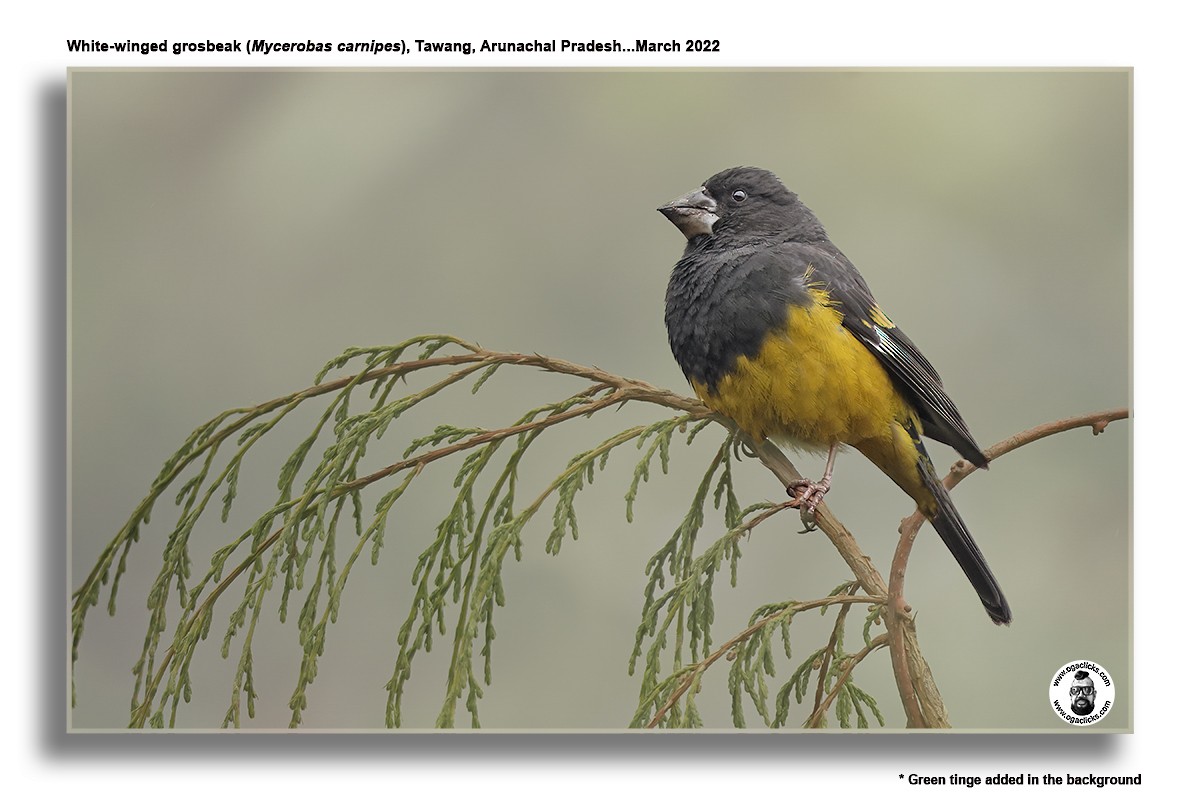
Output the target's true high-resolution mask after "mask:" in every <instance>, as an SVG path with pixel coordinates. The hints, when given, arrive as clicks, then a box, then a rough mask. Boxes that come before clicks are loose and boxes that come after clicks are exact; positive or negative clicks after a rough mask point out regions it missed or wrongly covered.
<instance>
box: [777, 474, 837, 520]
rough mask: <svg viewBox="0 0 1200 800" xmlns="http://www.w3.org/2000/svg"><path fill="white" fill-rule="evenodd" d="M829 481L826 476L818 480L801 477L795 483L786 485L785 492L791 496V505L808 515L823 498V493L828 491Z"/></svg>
mask: <svg viewBox="0 0 1200 800" xmlns="http://www.w3.org/2000/svg"><path fill="white" fill-rule="evenodd" d="M829 485H830V481H829V479H828V478H823V479H821V480H819V481H810V480H809V479H808V478H801V479H800V480H798V481H796V482H795V483H793V484H791V485H790V486H788V487H787V493H788V494H789V495H791V497H792V503H791V505H792V506H793V507H794V508H799V509H800V510H801V511H807V512H808V514H809V516H812V515H813V514H814V513H815V512H816V510H817V506H819V505H820V504H821V501H822V500H823V499H825V495H826V494H827V493H828V492H829Z"/></svg>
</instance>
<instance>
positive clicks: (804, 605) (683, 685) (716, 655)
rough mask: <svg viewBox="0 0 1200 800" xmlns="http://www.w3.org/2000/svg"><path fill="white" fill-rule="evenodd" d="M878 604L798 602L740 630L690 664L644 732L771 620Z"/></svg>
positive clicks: (842, 599) (857, 599) (862, 599)
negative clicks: (825, 609)
mask: <svg viewBox="0 0 1200 800" xmlns="http://www.w3.org/2000/svg"><path fill="white" fill-rule="evenodd" d="M881 602H883V597H882V596H879V597H871V596H868V595H862V596H858V595H848V594H842V595H834V596H833V597H822V598H820V599H819V600H804V601H801V602H796V603H792V604H790V605H788V606H787V607H786V608H782V609H780V610H779V611H776V612H775V613H774V614H770V615H768V616H765V617H763V618H762V619H760V620H759V621H758V622H756V623H754V624H753V625H751V626H750V627H748V628H746V629H744V630H742V631H741V632H739V633H738V634H737V635H736V636H734V637H733V638H732V639H730V640H729V641H728V642H726V643H725V644H723V645H721V646H720V647H718V648H717V649H716V650H714V651H713V652H712V653H710V654H709V656H708V658H706V659H704V660H703V661H700V662H698V663H696V664H692V665H691V666H690V667H687V669H686V672H687V675H686V677H684V679H683V680H681V681H680V682H679V685H678V686H676V687H675V691H673V692H671V696H670V697H668V698H667V701H666V702H665V703H663V705H662V707H661V708H659V709H658V713H656V714H655V715H654V718H653V719H651V720H650V721H649V722H648V723H646V727H647V728H655V727H657V726H658V723H660V722H662V720H663V717H665V716H666V715H667V712H669V711H670V710H671V709H672V708H673V707H674V706H675V704H676V703H678V702H679V698H681V697H683V695H684V692H686V691H687V690H688V688H689V687H691V685H692V684H693V683H695V681H696V678H698V677H699V676H700V675H703V674H704V672H705V671H706V670H708V668H709V667H711V666H712V665H713V664H715V663H716V662H717V661H719V660H720V659H721V657H722V656H724V655H725V654H726V653H728V652H729V651H730V650H732V649H733V648H734V647H736V646H738V645H739V644H741V643H742V642H744V641H746V639H748V638H750V637H751V636H753V635H754V634H755V633H756V632H758V631H760V630H762V628H763V627H764V626H766V625H768V624H770V623H771V622H773V621H774V620H776V619H779V618H780V617H782V616H786V615H788V614H799V613H800V612H802V611H810V610H812V609H814V608H822V607H824V606H834V605H839V604H841V603H845V604H847V606H849V604H850V603H874V604H878V603H881Z"/></svg>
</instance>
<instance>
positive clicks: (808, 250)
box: [781, 242, 987, 468]
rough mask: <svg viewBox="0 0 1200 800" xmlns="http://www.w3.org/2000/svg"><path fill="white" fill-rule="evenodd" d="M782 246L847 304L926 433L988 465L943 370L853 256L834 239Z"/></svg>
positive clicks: (846, 314) (852, 326)
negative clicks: (885, 305) (895, 317)
mask: <svg viewBox="0 0 1200 800" xmlns="http://www.w3.org/2000/svg"><path fill="white" fill-rule="evenodd" d="M781 249H785V250H787V251H790V252H789V255H794V256H795V258H796V259H797V262H796V263H799V264H801V265H803V266H802V269H804V270H805V271H806V272H807V274H808V281H809V282H810V283H811V284H813V285H814V286H816V287H818V288H821V287H822V285H823V288H825V289H826V290H827V291H828V292H829V296H830V299H832V300H833V301H835V302H836V303H838V304H839V305H840V306H841V311H842V316H843V319H842V324H843V325H844V326H845V327H846V329H847V330H849V331H850V333H852V334H853V335H854V337H855V338H856V339H858V340H859V341H860V342H862V343H863V344H864V345H865V346H866V347H867V349H869V350H870V351H871V352H872V353H874V354H875V357H876V358H878V359H879V361H880V363H881V364H883V366H884V367H885V368H886V369H887V371H888V373H889V374H891V376H892V378H893V379H895V381H896V384H897V386H899V387H900V389H901V391H903V392H904V394H905V395H906V396H907V397H908V399H909V402H911V403H912V404H913V406H914V407H915V408H916V410H917V415H918V416H919V417H920V419H921V424H922V427H923V428H924V431H925V434H926V435H928V436H929V437H930V438H931V439H935V440H937V441H939V442H942V443H943V444H948V445H950V446H951V447H953V448H954V449H955V450H957V451H958V452H959V453H961V454H962V456H963V457H964V458H966V459H967V460H968V461H970V462H971V463H972V464H974V465H975V466H977V467H984V468H986V466H987V458H986V457H984V455H983V452H982V451H981V450H980V448H979V445H978V444H976V442H975V439H974V438H973V437H972V436H971V432H970V431H968V430H967V424H966V423H965V422H964V421H963V418H962V415H961V414H960V413H959V411H958V408H957V407H955V405H954V401H953V400H951V399H950V397H949V395H947V394H946V390H945V389H944V388H943V387H942V379H941V377H940V376H939V375H938V374H937V370H935V369H934V368H933V365H932V364H930V363H929V359H927V358H925V356H924V355H923V354H922V353H921V351H920V350H918V349H917V346H916V345H915V344H913V342H912V340H911V339H909V338H908V336H906V335H905V333H904V332H903V331H902V330H900V329H899V328H898V327H896V325H895V323H893V322H892V321H891V320H890V319H888V318H887V315H886V314H884V313H883V310H882V309H880V308H879V304H878V303H876V302H875V298H874V297H873V296H872V295H871V290H870V289H869V288H868V287H867V283H866V281H864V280H863V277H862V275H860V274H859V272H858V270H857V269H856V268H855V267H854V265H853V264H852V263H850V259H848V258H846V256H845V255H843V254H842V252H841V251H840V250H838V249H837V248H836V247H834V246H833V245H832V244H820V245H817V244H801V243H796V242H793V243H788V244H785V245H783V246H782V248H781ZM790 260H791V259H789V261H790Z"/></svg>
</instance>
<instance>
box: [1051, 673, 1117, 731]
mask: <svg viewBox="0 0 1200 800" xmlns="http://www.w3.org/2000/svg"><path fill="white" fill-rule="evenodd" d="M1116 696H1117V687H1116V684H1115V683H1114V682H1113V679H1112V676H1111V675H1109V673H1108V670H1106V669H1105V668H1104V667H1102V666H1100V665H1099V664H1097V663H1096V662H1095V661H1087V660H1081V661H1068V662H1067V663H1066V664H1063V665H1062V668H1061V669H1059V670H1058V671H1056V672H1055V673H1054V676H1053V678H1051V680H1050V707H1051V708H1053V709H1054V713H1055V714H1058V716H1059V718H1060V719H1062V721H1063V722H1066V723H1068V724H1070V725H1091V724H1093V723H1096V722H1099V721H1100V720H1102V719H1104V717H1105V715H1106V714H1108V712H1109V711H1111V710H1112V707H1113V701H1114V700H1115V699H1116Z"/></svg>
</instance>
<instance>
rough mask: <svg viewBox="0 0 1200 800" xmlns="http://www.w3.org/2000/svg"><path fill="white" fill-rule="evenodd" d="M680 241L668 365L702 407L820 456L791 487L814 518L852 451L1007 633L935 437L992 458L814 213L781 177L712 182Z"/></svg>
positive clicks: (668, 211)
mask: <svg viewBox="0 0 1200 800" xmlns="http://www.w3.org/2000/svg"><path fill="white" fill-rule="evenodd" d="M658 211H659V212H661V213H662V214H663V215H664V216H665V217H666V218H667V219H668V220H670V221H671V222H672V223H673V224H674V225H675V227H677V228H678V229H679V231H680V232H681V233H682V234H683V235H684V236H685V237H686V239H687V244H686V245H685V247H684V251H683V256H682V257H681V258H680V259H679V261H678V262H677V263H676V264H675V267H674V268H673V269H672V270H671V275H670V278H669V280H668V283H667V292H666V315H665V320H666V327H667V338H668V341H669V343H670V346H671V352H672V354H673V355H674V356H675V360H676V361H677V362H678V364H679V366H680V368H681V369H682V370H683V374H684V377H685V378H687V380H688V382H689V383H690V384H691V386H692V388H693V390H694V391H695V392H696V395H697V396H698V397H699V399H700V400H701V401H702V402H703V403H704V404H705V405H706V406H707V407H708V408H710V409H712V410H714V411H716V412H718V413H720V414H723V415H724V416H726V417H728V418H730V419H732V420H733V421H734V422H735V423H736V424H737V426H738V427H739V428H740V429H741V430H742V431H743V432H744V433H745V434H746V435H747V436H749V437H750V438H751V439H752V440H753V441H755V442H762V441H764V440H766V439H771V440H774V441H776V442H777V443H781V444H785V445H789V446H793V447H798V448H800V449H803V450H807V451H810V452H820V453H822V454H824V455H825V456H826V462H825V472H824V474H823V476H822V477H821V479H820V480H816V481H814V480H808V479H800V480H798V481H796V482H795V483H793V484H792V485H791V486H789V487H788V494H789V495H791V497H792V498H793V500H792V501H791V502H792V504H793V505H795V506H796V507H797V508H799V509H801V511H802V512H803V511H807V512H808V514H809V515H810V516H811V515H812V514H813V513H814V512H815V511H816V508H817V506H818V505H819V504H820V503H821V501H822V499H823V498H824V497H825V495H826V494H827V493H828V492H829V490H830V488H831V486H832V478H833V467H834V461H835V459H836V457H837V454H838V452H839V451H840V450H841V449H842V448H843V447H845V446H849V447H853V448H854V449H856V450H858V451H859V452H860V453H862V454H863V455H864V456H866V457H867V459H869V460H870V461H871V462H872V463H873V464H875V466H877V467H878V468H879V469H880V470H882V471H883V473H884V474H885V475H887V476H888V477H889V478H891V479H892V481H893V482H895V483H896V485H897V486H899V487H900V488H901V489H902V490H903V491H904V492H905V493H906V494H907V495H908V496H909V497H911V498H912V499H913V500H914V501H916V504H917V508H918V509H919V510H920V511H921V513H922V514H923V515H924V516H925V518H926V519H928V520H929V522H930V523H931V524H932V525H933V527H934V529H935V530H936V531H937V533H938V535H939V536H940V537H941V539H942V541H943V542H944V543H945V544H946V547H947V548H949V550H950V553H951V554H952V555H953V556H954V558H955V560H956V561H957V562H958V564H959V566H960V567H961V568H962V570H963V572H964V573H965V574H966V577H967V579H968V580H969V581H970V583H971V585H972V586H973V587H974V589H975V592H976V593H977V594H978V595H979V599H980V601H981V602H982V603H983V606H984V609H985V610H986V611H987V613H988V616H989V617H991V619H992V621H993V622H995V623H996V624H997V625H1007V624H1009V623H1010V622H1011V621H1012V610H1011V609H1010V608H1009V604H1008V601H1007V600H1006V599H1005V597H1004V593H1003V592H1002V591H1001V589H1000V584H999V582H998V581H997V579H996V577H995V575H994V574H993V573H992V570H991V569H990V568H989V567H988V564H987V561H986V560H985V559H984V557H983V553H982V552H981V550H980V549H979V546H978V544H976V542H975V540H974V539H973V538H972V537H971V534H970V532H969V531H968V530H967V526H966V524H965V523H964V522H963V519H962V516H961V515H960V514H959V513H958V510H957V509H956V508H955V507H954V504H953V503H952V502H951V501H950V495H949V493H948V492H947V491H946V489H945V487H944V486H943V485H942V482H941V480H939V479H938V476H937V472H936V471H935V469H934V466H933V462H932V461H931V460H930V457H929V454H928V452H927V451H926V449H925V444H924V441H923V437H928V438H930V439H933V440H935V441H938V442H942V443H943V444H947V445H949V446H951V447H953V448H954V449H955V450H957V451H958V452H959V453H960V454H961V455H962V456H963V458H965V459H966V460H967V461H969V462H971V463H972V464H974V465H975V466H976V467H980V468H984V469H986V468H987V464H988V459H987V457H986V456H985V455H984V454H983V451H982V450H981V449H980V447H979V445H978V444H977V443H976V441H975V439H974V438H973V437H972V436H971V433H970V431H969V430H968V429H967V425H966V423H965V422H964V421H963V418H962V415H961V414H960V413H959V411H958V408H957V407H956V406H955V405H954V402H953V401H952V400H951V399H950V397H949V395H948V394H947V393H946V390H945V388H944V387H943V385H942V379H941V377H940V376H939V375H938V373H937V371H936V370H935V369H934V368H933V365H932V364H930V362H929V360H928V359H927V358H926V357H925V356H924V355H923V354H922V353H921V351H920V350H918V349H917V346H916V345H915V344H914V343H913V341H912V340H911V339H910V338H909V337H908V336H907V335H905V334H904V333H903V332H902V331H901V330H900V328H899V327H898V326H897V325H896V324H895V323H894V322H892V320H891V319H890V318H889V317H888V316H887V315H886V314H885V313H884V312H883V310H882V309H881V308H880V306H879V304H878V303H877V302H876V301H875V298H874V296H873V295H872V294H871V290H870V289H869V288H868V287H867V283H866V281H865V280H864V279H863V277H862V275H861V274H860V273H859V271H858V269H857V268H856V267H855V266H854V264H853V263H851V261H850V259H849V258H847V257H846V256H845V255H844V254H843V253H842V251H841V250H839V249H838V248H837V247H836V246H835V245H834V244H833V242H832V241H830V239H829V235H828V234H827V233H826V230H825V226H824V225H822V224H821V222H820V220H818V219H817V217H816V215H815V214H814V213H813V212H812V211H811V210H810V209H809V208H808V206H806V205H805V204H804V203H803V202H801V201H800V199H799V198H798V197H797V196H796V194H795V193H793V192H792V191H791V190H790V189H788V188H787V187H786V186H785V185H784V184H783V182H782V181H780V179H779V178H778V177H776V176H775V174H774V173H772V172H770V171H768V170H765V169H760V168H758V167H733V168H730V169H726V170H723V171H721V172H718V173H717V174H716V175H713V176H712V177H711V178H709V179H708V180H706V181H705V182H704V183H703V185H701V186H700V188H698V189H696V190H694V191H691V192H688V193H687V194H685V195H683V196H682V197H679V198H678V199H676V200H673V201H671V202H670V203H667V204H666V205H664V206H662V207H660V208H659V209H658Z"/></svg>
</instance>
